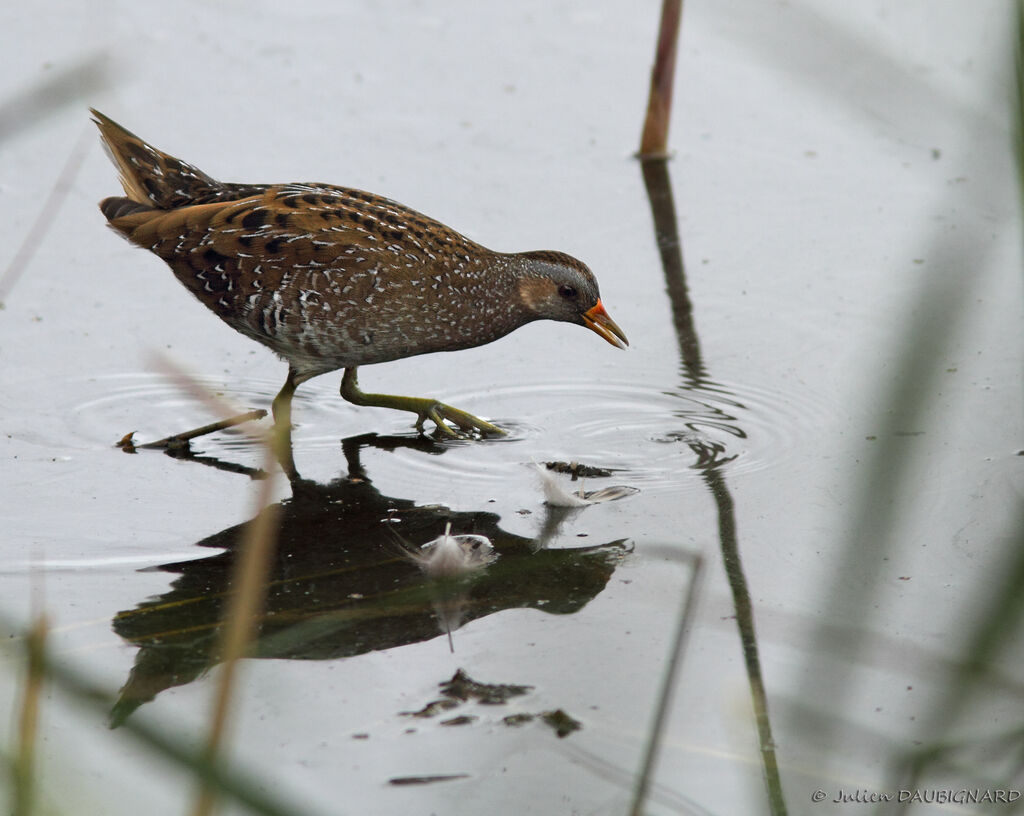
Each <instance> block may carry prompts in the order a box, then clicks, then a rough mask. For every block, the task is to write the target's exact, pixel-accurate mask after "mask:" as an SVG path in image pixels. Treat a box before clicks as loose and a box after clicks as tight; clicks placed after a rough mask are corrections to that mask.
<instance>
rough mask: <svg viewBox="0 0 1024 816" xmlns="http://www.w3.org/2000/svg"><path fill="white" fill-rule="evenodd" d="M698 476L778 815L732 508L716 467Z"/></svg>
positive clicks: (780, 807)
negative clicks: (714, 512)
mask: <svg viewBox="0 0 1024 816" xmlns="http://www.w3.org/2000/svg"><path fill="white" fill-rule="evenodd" d="M701 475H702V476H703V477H704V482H705V483H706V484H707V486H708V488H709V489H710V490H711V495H712V497H714V500H715V504H716V506H717V507H718V540H719V542H720V543H721V547H722V561H723V563H724V564H725V575H726V577H727V578H728V579H729V588H730V589H731V590H732V603H733V608H734V609H735V610H736V627H737V629H739V632H740V644H741V645H742V647H743V662H744V663H745V664H746V667H747V680H748V682H749V683H750V701H751V703H752V704H753V707H754V722H755V723H756V724H757V740H758V743H759V744H760V746H761V770H762V772H763V774H764V782H765V787H766V788H767V790H768V805H769V807H770V810H769V812H770V813H771V814H772V816H780V815H781V814H784V813H786V801H785V799H784V798H783V795H782V780H781V779H780V778H779V765H778V761H777V759H776V757H775V741H774V740H773V739H772V726H771V721H770V720H769V718H768V695H767V694H766V693H765V689H764V677H763V676H762V674H761V658H760V656H759V654H758V650H757V633H756V632H755V631H754V605H753V603H752V602H751V600H750V590H749V589H748V588H747V578H746V576H745V575H744V573H743V562H742V561H740V545H739V541H738V540H737V538H736V513H735V507H734V505H733V501H732V496H731V495H730V493H729V488H728V487H727V486H726V484H725V479H724V478H723V477H722V472H721V471H720V470H719V468H718V467H717V466H714V465H712V466H711V467H707V468H705V469H704V472H703V473H702V474H701Z"/></svg>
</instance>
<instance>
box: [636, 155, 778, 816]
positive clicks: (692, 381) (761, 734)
mask: <svg viewBox="0 0 1024 816" xmlns="http://www.w3.org/2000/svg"><path fill="white" fill-rule="evenodd" d="M641 167H642V168H643V176H644V184H645V185H646V187H647V196H648V198H649V199H650V202H651V213H652V216H653V220H654V228H655V236H656V238H657V241H658V249H659V251H660V252H661V262H662V267H663V268H664V272H665V287H666V290H667V292H668V296H669V301H670V302H671V305H672V320H673V323H674V324H675V329H676V336H677V338H678V342H679V356H680V360H681V362H682V366H683V379H684V388H691V389H692V388H696V387H699V386H700V385H701V384H702V383H706V382H708V378H707V375H706V372H705V369H704V363H703V361H702V359H701V351H700V341H699V339H698V337H697V330H696V327H695V325H694V321H693V304H692V303H691V301H690V296H689V293H688V291H687V286H686V268H685V266H684V264H683V248H682V241H681V239H680V237H679V229H678V226H677V224H678V221H677V219H676V211H675V204H674V201H673V198H672V183H671V179H670V177H669V173H668V163H667V161H666V160H665V159H645V160H643V161H642V162H641ZM690 447H691V449H692V450H693V451H694V453H695V454H696V455H697V463H696V466H697V467H699V468H700V470H701V472H702V474H703V477H704V481H705V483H706V484H707V486H708V489H709V490H710V491H711V496H712V498H713V499H714V501H715V505H716V507H717V508H718V536H719V543H720V546H721V549H722V560H723V562H724V564H725V574H726V577H727V579H728V581H729V587H730V589H731V590H732V596H733V606H734V608H735V609H736V625H737V628H738V629H739V635H740V643H741V645H742V648H743V659H744V663H745V664H746V669H747V681H748V682H749V684H750V697H751V701H752V703H753V707H754V720H755V723H756V726H757V735H758V742H759V744H760V747H761V751H760V753H761V767H762V772H763V774H764V780H765V786H766V788H767V792H768V804H769V807H770V812H771V814H772V816H781V814H785V813H786V803H785V799H784V798H783V794H782V780H781V779H780V777H779V767H778V762H777V760H776V756H775V744H774V742H773V741H772V733H771V723H770V721H769V719H768V698H767V694H766V693H765V687H764V678H763V677H762V674H761V660H760V657H759V656H758V649H757V636H756V633H755V631H754V608H753V604H752V603H751V600H750V591H749V590H748V588H747V579H746V576H745V575H744V573H743V565H742V562H741V561H740V548H739V541H738V539H737V536H736V516H735V508H734V505H733V501H732V496H731V495H730V494H729V489H728V487H727V485H726V483H725V477H724V476H723V475H722V471H721V465H722V464H724V461H727V460H725V459H723V458H719V456H718V454H719V451H716V450H714V449H709V446H708V445H705V444H703V443H702V442H700V441H698V440H694V441H693V442H691V443H690Z"/></svg>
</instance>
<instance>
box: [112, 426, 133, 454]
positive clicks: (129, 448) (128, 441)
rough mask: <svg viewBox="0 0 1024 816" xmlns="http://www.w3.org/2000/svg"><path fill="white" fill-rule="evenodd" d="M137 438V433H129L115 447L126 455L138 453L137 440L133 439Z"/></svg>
mask: <svg viewBox="0 0 1024 816" xmlns="http://www.w3.org/2000/svg"><path fill="white" fill-rule="evenodd" d="M134 436H135V431H129V432H128V433H126V434H125V435H124V436H122V437H121V439H120V440H119V441H118V442H117V444H115V445H114V447H115V448H120V449H121V450H123V451H124V452H125V453H137V451H136V450H135V440H134V439H133V438H132V437H134Z"/></svg>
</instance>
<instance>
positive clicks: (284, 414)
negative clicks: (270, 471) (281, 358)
mask: <svg viewBox="0 0 1024 816" xmlns="http://www.w3.org/2000/svg"><path fill="white" fill-rule="evenodd" d="M297 387H298V386H297V385H296V384H295V371H294V370H293V369H291V368H289V369H288V379H287V380H285V381H284V385H283V386H281V390H280V391H278V392H277V396H276V397H274V402H273V403H272V405H271V407H272V408H273V411H274V435H273V445H274V453H275V454H277V461H278V462H280V463H281V467H282V468H283V469H284V472H285V474H286V475H287V476H288V478H289V479H293V478H294V477H295V476H296V470H295V460H294V459H293V458H292V395H294V394H295V389H296V388H297Z"/></svg>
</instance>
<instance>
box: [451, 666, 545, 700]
mask: <svg viewBox="0 0 1024 816" xmlns="http://www.w3.org/2000/svg"><path fill="white" fill-rule="evenodd" d="M532 689H533V686H517V685H513V684H511V683H478V682H477V681H476V680H474V679H473V678H472V677H470V676H469V675H468V674H466V673H465V672H464V671H463V670H462V669H459V670H458V671H457V672H455V674H454V675H452V679H451V680H446V681H445V682H443V683H441V693H442V694H443V695H444V696H445V697H449V698H453V699H455V700H463V701H465V700H469V699H475V700H478V701H480V702H481V703H484V704H486V705H502V704H504V703H506V702H508V700H509V698H511V697H519V696H521V695H523V694H526V693H527V692H528V691H532Z"/></svg>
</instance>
